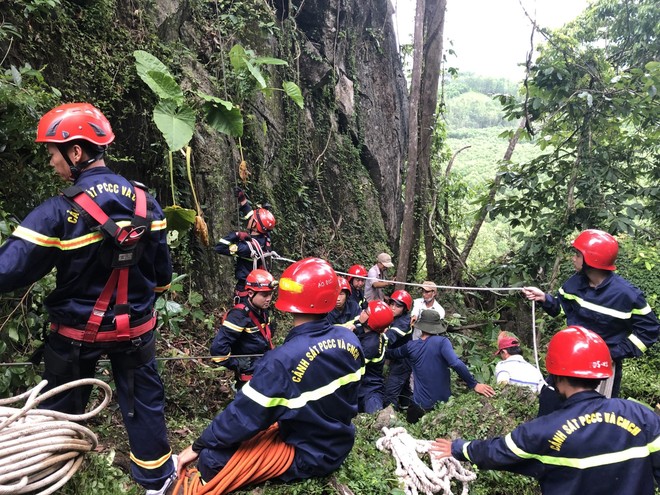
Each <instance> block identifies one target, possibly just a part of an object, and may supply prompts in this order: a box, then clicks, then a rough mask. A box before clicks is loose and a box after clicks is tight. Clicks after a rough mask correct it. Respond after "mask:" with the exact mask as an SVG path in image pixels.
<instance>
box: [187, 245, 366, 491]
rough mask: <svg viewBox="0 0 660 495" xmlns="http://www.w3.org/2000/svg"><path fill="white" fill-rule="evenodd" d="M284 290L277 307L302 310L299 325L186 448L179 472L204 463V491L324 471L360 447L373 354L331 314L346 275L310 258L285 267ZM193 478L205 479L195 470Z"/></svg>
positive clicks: (201, 471) (296, 315)
mask: <svg viewBox="0 0 660 495" xmlns="http://www.w3.org/2000/svg"><path fill="white" fill-rule="evenodd" d="M278 290H279V294H278V298H277V301H276V303H275V307H276V308H277V309H279V310H280V311H284V312H287V313H292V314H293V328H292V329H291V331H290V332H289V333H288V335H287V337H286V339H285V340H284V343H283V344H282V345H281V346H279V347H277V348H275V349H273V350H271V351H269V352H267V353H266V354H265V355H264V356H263V358H262V359H261V360H259V362H258V363H257V365H256V367H255V370H254V374H253V376H252V379H251V380H250V381H248V382H247V383H246V384H245V385H244V386H243V387H242V388H241V389H240V390H239V391H238V392H237V394H236V397H235V399H234V400H233V401H232V402H231V403H230V404H229V405H228V406H227V408H226V409H225V410H224V411H222V412H221V413H220V414H218V415H217V416H216V417H215V418H214V419H213V421H212V422H211V424H210V425H209V426H208V427H207V428H206V429H205V430H204V431H203V432H202V434H201V435H200V436H199V438H198V439H197V440H196V441H195V442H194V443H193V445H191V446H190V447H188V448H186V449H185V450H184V451H183V452H181V454H180V455H179V473H180V475H183V474H184V472H185V471H186V470H185V467H186V465H188V464H190V463H191V462H193V461H195V460H196V461H197V468H198V470H199V474H200V475H201V478H202V479H203V480H204V481H206V482H207V484H206V485H205V486H204V492H205V493H227V492H228V491H231V490H235V489H237V488H239V487H241V486H244V485H247V484H253V483H257V482H261V481H265V480H266V479H270V478H277V479H280V480H282V481H290V480H294V479H303V478H310V477H314V476H325V475H327V474H329V473H331V472H332V471H334V470H336V469H337V468H338V467H339V466H340V465H341V463H342V462H343V461H344V459H345V458H346V456H347V455H348V453H349V452H350V450H351V448H352V447H353V443H354V440H355V427H354V426H353V424H352V423H351V420H352V419H353V418H354V417H355V415H356V414H357V405H358V384H359V381H360V378H361V377H362V374H363V371H364V355H363V353H362V349H361V347H360V343H359V341H358V338H357V337H356V336H355V335H354V334H353V333H352V332H349V331H347V330H346V329H345V328H343V327H341V326H332V325H330V324H329V323H328V321H327V320H326V315H327V313H329V312H330V311H331V310H332V309H333V308H334V307H335V304H336V301H337V295H338V294H339V283H338V281H337V275H336V273H335V271H334V270H333V269H332V267H331V266H330V265H329V264H328V263H327V262H326V261H324V260H321V259H318V258H306V259H304V260H301V261H298V262H296V263H294V264H292V265H290V266H289V267H288V268H287V269H286V270H285V271H284V273H283V274H282V277H281V278H280V281H279V289H278ZM187 476H189V477H190V479H191V480H192V484H193V485H194V484H195V483H198V480H199V476H198V475H197V474H196V472H195V471H194V470H188V471H187ZM182 482H183V479H181V480H180V481H179V484H181V483H182ZM189 493H195V491H194V490H193V491H189Z"/></svg>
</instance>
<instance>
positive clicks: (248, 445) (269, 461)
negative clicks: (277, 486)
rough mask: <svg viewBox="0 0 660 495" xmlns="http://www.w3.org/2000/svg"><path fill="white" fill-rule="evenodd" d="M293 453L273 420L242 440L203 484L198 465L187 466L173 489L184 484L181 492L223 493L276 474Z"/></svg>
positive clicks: (199, 494) (195, 494)
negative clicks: (223, 464)
mask: <svg viewBox="0 0 660 495" xmlns="http://www.w3.org/2000/svg"><path fill="white" fill-rule="evenodd" d="M294 454H295V449H294V448H293V446H291V445H288V444H286V443H284V442H283V441H282V438H281V437H280V434H279V426H278V425H277V423H275V424H273V425H271V426H270V428H268V429H267V430H264V431H262V432H260V433H258V434H257V435H255V436H254V437H253V438H251V439H250V440H247V441H245V442H243V443H242V444H241V446H240V447H239V448H238V450H237V451H236V452H235V453H234V455H233V456H232V457H231V459H229V462H228V463H227V464H226V465H225V466H224V467H223V468H222V469H221V470H220V472H219V473H218V474H216V475H215V476H214V477H213V479H212V480H211V481H209V482H208V483H206V484H204V485H203V484H202V479H201V476H200V474H199V471H197V469H194V468H193V469H187V470H186V473H185V475H184V476H182V477H181V478H179V481H178V482H177V484H176V486H175V488H174V492H173V493H175V494H178V493H180V491H179V490H180V489H181V488H183V494H184V495H206V494H208V495H224V494H225V493H229V492H232V491H234V490H237V489H239V488H241V487H243V486H246V485H254V484H257V483H262V482H264V481H266V480H269V479H272V478H277V477H278V476H280V475H281V474H283V473H284V472H285V471H286V470H287V469H289V467H290V466H291V464H292V463H293V456H294Z"/></svg>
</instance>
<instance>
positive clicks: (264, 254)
mask: <svg viewBox="0 0 660 495" xmlns="http://www.w3.org/2000/svg"><path fill="white" fill-rule="evenodd" d="M246 243H247V246H248V248H249V249H250V258H252V269H253V270H256V269H258V268H263V269H264V270H267V271H271V268H272V266H271V265H272V263H271V257H276V258H279V255H278V254H277V253H276V252H275V251H271V250H270V249H269V250H267V251H264V250H263V248H262V247H261V244H259V241H257V240H256V239H250V240H249V241H247V242H246ZM266 247H268V248H270V241H268V244H266Z"/></svg>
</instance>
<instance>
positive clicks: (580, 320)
mask: <svg viewBox="0 0 660 495" xmlns="http://www.w3.org/2000/svg"><path fill="white" fill-rule="evenodd" d="M572 245H573V248H574V254H573V265H574V267H575V271H576V273H575V274H574V275H573V276H571V277H570V278H569V279H568V280H567V281H566V282H565V283H564V284H563V285H562V287H561V289H559V294H557V295H556V296H552V295H550V294H546V293H544V292H543V291H542V290H540V289H538V288H536V287H525V288H524V289H523V294H524V295H525V296H526V297H527V299H530V300H533V301H538V302H540V303H541V307H542V308H543V309H544V310H545V311H546V312H547V313H548V314H549V315H550V316H558V315H559V314H560V313H562V312H563V313H564V314H565V316H566V323H567V324H568V325H580V326H583V327H585V328H588V329H589V330H592V331H594V332H596V333H597V334H598V335H600V336H601V337H602V338H603V340H605V343H606V344H607V346H608V347H609V350H610V354H611V356H612V360H613V362H614V374H613V376H612V378H611V379H609V380H604V381H603V383H602V384H601V388H600V389H599V392H601V393H602V394H603V395H605V396H606V397H618V395H619V389H620V387H621V376H622V366H621V363H622V361H623V359H625V358H635V357H639V356H641V355H642V354H643V353H644V352H646V350H647V349H648V348H649V347H650V346H651V345H653V343H655V342H656V341H657V340H658V335H659V334H660V323H659V322H658V318H657V317H656V315H655V314H654V313H653V310H652V309H651V307H650V306H649V304H648V303H647V302H646V299H645V298H644V294H643V293H642V291H641V290H640V289H638V288H637V287H635V286H634V285H632V284H631V283H630V282H628V281H627V280H625V279H624V278H622V277H620V276H619V275H617V274H616V273H614V270H616V266H615V265H614V262H615V260H616V257H617V254H618V252H619V243H618V242H617V240H616V239H615V238H614V237H613V236H612V235H610V234H608V233H607V232H603V231H602V230H596V229H589V230H585V231H583V232H581V233H580V235H578V236H577V238H576V239H575V240H574V241H573V243H572ZM548 383H549V384H550V385H552V380H548ZM558 404H559V398H558V397H557V395H556V393H553V392H552V391H551V389H549V388H548V387H544V389H543V390H542V391H541V395H540V406H539V414H540V415H543V414H546V413H547V412H549V411H552V410H554V409H556V408H557V407H558Z"/></svg>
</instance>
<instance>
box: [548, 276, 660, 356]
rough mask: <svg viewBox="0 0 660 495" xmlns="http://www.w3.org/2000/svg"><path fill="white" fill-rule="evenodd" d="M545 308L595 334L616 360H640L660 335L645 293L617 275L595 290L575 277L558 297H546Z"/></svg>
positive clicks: (582, 277)
mask: <svg viewBox="0 0 660 495" xmlns="http://www.w3.org/2000/svg"><path fill="white" fill-rule="evenodd" d="M542 307H543V309H544V310H545V311H546V312H547V313H548V314H549V315H551V316H557V315H558V314H559V313H560V312H562V311H563V312H564V314H565V315H566V322H567V323H568V325H581V326H583V327H585V328H588V329H589V330H593V331H594V332H596V333H597V334H598V335H600V336H601V337H602V338H603V340H605V342H606V343H607V346H608V347H609V349H610V354H612V359H616V360H618V359H622V358H627V357H636V356H640V355H641V354H642V353H644V352H645V351H646V349H647V348H648V347H650V346H651V345H652V344H653V343H654V342H656V341H657V340H658V335H659V334H660V323H658V318H657V317H656V315H655V314H654V313H653V311H652V310H651V307H650V306H649V304H648V303H647V302H646V299H645V298H644V294H643V293H642V291H641V290H639V289H638V288H637V287H635V286H634V285H632V284H631V283H630V282H628V281H627V280H626V279H624V278H622V277H620V276H619V275H617V274H615V273H612V275H610V276H609V277H608V278H607V279H606V280H605V281H604V282H603V283H601V284H600V285H599V286H598V287H596V288H593V287H590V286H589V280H588V279H587V277H586V276H585V275H584V274H582V273H576V274H574V275H573V276H572V277H570V278H569V279H568V280H567V281H566V282H565V283H564V285H562V287H561V289H559V294H558V295H557V296H552V295H550V294H546V298H545V301H544V302H543V303H542Z"/></svg>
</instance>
